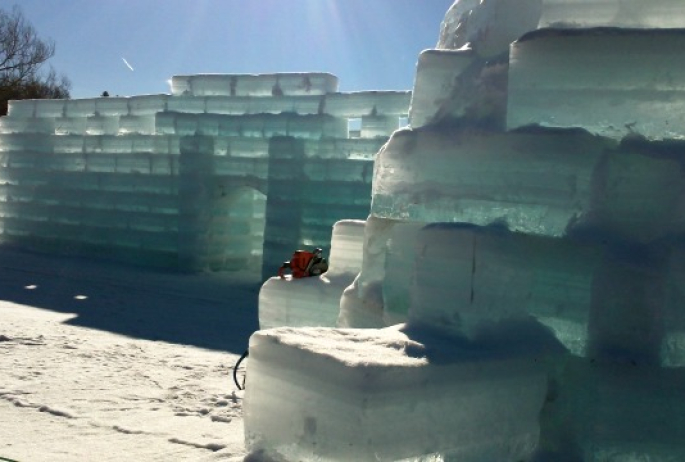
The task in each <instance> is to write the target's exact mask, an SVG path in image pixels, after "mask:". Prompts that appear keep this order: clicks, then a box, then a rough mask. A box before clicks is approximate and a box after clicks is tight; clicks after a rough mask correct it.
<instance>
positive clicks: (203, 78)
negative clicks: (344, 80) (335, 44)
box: [171, 72, 338, 96]
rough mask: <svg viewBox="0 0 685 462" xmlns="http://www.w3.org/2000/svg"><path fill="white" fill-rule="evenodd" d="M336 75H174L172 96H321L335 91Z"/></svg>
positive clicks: (336, 84)
mask: <svg viewBox="0 0 685 462" xmlns="http://www.w3.org/2000/svg"><path fill="white" fill-rule="evenodd" d="M337 88H338V78H337V77H335V76H334V75H332V74H327V73H315V72H311V73H279V74H197V75H182V76H174V77H172V79H171V92H172V94H173V95H193V96H215V95H217V96H221V95H223V96H280V95H323V94H326V93H332V92H335V91H337Z"/></svg>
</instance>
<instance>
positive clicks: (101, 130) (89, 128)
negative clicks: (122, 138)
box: [85, 115, 119, 135]
mask: <svg viewBox="0 0 685 462" xmlns="http://www.w3.org/2000/svg"><path fill="white" fill-rule="evenodd" d="M118 132H119V117H118V116H101V115H94V116H90V117H88V118H87V121H86V132H85V134H87V135H116V134H117V133H118Z"/></svg>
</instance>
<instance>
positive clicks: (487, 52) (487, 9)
mask: <svg viewBox="0 0 685 462" xmlns="http://www.w3.org/2000/svg"><path fill="white" fill-rule="evenodd" d="M543 2H544V0H490V1H485V2H484V1H477V0H467V1H458V2H455V3H454V5H452V7H451V8H450V9H449V10H448V11H447V14H446V15H445V19H444V20H443V22H442V26H441V30H440V39H439V41H438V45H437V48H440V49H451V50H456V49H460V48H462V47H466V46H468V47H470V48H471V49H473V50H474V51H475V52H476V53H477V54H478V55H480V56H481V57H484V58H487V57H492V56H496V55H500V54H502V53H506V51H507V50H508V48H509V44H510V43H511V42H513V41H514V40H516V39H517V38H519V37H520V36H522V35H523V34H525V33H526V32H529V31H531V30H535V29H536V28H537V25H538V22H539V20H540V15H541V13H542V5H543Z"/></svg>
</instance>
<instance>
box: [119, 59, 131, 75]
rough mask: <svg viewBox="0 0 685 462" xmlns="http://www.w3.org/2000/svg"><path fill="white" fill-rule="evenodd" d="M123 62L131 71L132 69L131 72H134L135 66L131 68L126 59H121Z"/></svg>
mask: <svg viewBox="0 0 685 462" xmlns="http://www.w3.org/2000/svg"><path fill="white" fill-rule="evenodd" d="M121 60H122V61H123V62H124V64H126V67H128V68H129V69H131V72H133V66H131V65H130V64H129V63H128V61H126V58H121Z"/></svg>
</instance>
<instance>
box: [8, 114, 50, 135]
mask: <svg viewBox="0 0 685 462" xmlns="http://www.w3.org/2000/svg"><path fill="white" fill-rule="evenodd" d="M54 132H55V119H53V118H47V117H46V118H40V119H38V118H35V117H2V118H0V134H5V133H45V134H51V133H54Z"/></svg>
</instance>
